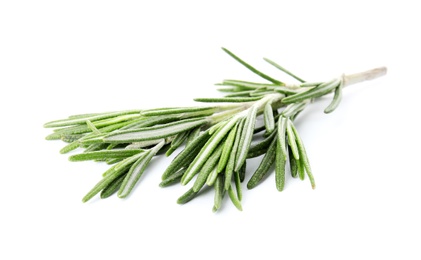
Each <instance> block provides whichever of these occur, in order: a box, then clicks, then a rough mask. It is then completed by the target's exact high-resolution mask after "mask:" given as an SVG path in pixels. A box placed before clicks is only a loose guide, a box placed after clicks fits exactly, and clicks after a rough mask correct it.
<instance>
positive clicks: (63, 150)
mask: <svg viewBox="0 0 421 260" xmlns="http://www.w3.org/2000/svg"><path fill="white" fill-rule="evenodd" d="M79 147H80V143H79V142H78V141H74V142H73V143H70V144H68V145H66V146H65V147H63V148H61V150H60V153H61V154H65V153H68V152H71V151H73V150H76V149H77V148H79Z"/></svg>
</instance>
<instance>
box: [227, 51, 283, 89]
mask: <svg viewBox="0 0 421 260" xmlns="http://www.w3.org/2000/svg"><path fill="white" fill-rule="evenodd" d="M222 49H223V50H224V51H225V52H226V53H228V55H230V56H231V57H233V58H234V59H235V60H236V61H238V62H239V63H241V64H242V65H243V66H244V67H246V68H247V69H249V70H251V71H252V72H253V73H255V74H257V75H259V76H260V77H262V78H264V79H266V80H268V81H270V82H273V83H275V84H277V85H283V83H282V82H281V81H279V80H276V79H274V78H272V77H269V76H268V75H266V74H264V73H263V72H260V71H258V70H257V69H255V68H254V67H252V66H251V65H249V64H248V63H246V62H245V61H243V60H242V59H240V58H239V57H237V56H236V55H235V54H234V53H232V52H230V51H229V50H227V49H225V48H222Z"/></svg>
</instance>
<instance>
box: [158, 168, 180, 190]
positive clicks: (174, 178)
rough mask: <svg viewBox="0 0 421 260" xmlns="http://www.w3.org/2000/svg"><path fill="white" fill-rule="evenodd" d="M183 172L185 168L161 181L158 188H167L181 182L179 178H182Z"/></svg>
mask: <svg viewBox="0 0 421 260" xmlns="http://www.w3.org/2000/svg"><path fill="white" fill-rule="evenodd" d="M185 172H186V168H183V169H181V170H179V171H178V172H176V173H174V174H173V175H171V176H170V177H168V178H166V179H165V180H163V181H162V182H161V183H160V184H159V187H168V186H170V185H172V184H174V183H179V182H180V181H181V177H182V176H183V174H184V173H185Z"/></svg>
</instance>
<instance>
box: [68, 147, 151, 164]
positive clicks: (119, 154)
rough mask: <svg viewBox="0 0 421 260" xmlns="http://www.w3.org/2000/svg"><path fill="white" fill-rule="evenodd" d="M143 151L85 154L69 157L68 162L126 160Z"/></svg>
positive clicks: (109, 151) (110, 151)
mask: <svg viewBox="0 0 421 260" xmlns="http://www.w3.org/2000/svg"><path fill="white" fill-rule="evenodd" d="M142 151H143V150H126V149H118V150H117V149H116V150H102V151H95V152H86V153H80V154H75V155H72V156H70V158H69V160H70V161H72V162H78V161H88V160H97V159H109V158H127V157H130V156H133V155H135V154H138V153H141V152H142Z"/></svg>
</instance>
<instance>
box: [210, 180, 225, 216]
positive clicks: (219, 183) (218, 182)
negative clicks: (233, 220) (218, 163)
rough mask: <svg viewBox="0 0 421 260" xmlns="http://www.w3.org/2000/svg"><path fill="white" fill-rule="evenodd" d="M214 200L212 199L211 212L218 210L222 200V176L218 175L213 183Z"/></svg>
mask: <svg viewBox="0 0 421 260" xmlns="http://www.w3.org/2000/svg"><path fill="white" fill-rule="evenodd" d="M214 188H215V198H214V206H213V209H212V210H213V212H215V211H217V210H219V209H220V208H221V205H222V199H223V198H224V194H225V189H224V176H223V175H219V176H218V177H217V179H216V181H215V185H214Z"/></svg>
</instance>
